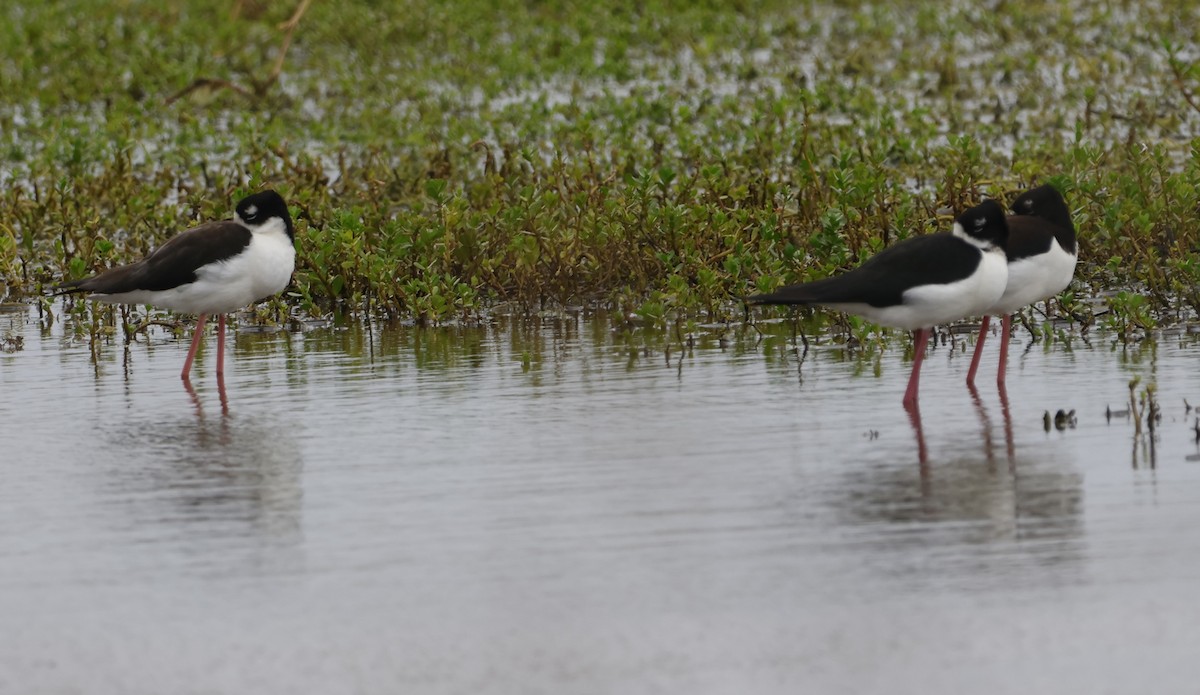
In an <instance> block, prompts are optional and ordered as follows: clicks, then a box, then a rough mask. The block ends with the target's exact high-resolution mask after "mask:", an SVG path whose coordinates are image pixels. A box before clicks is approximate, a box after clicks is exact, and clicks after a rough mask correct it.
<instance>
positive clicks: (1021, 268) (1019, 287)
mask: <svg viewBox="0 0 1200 695" xmlns="http://www.w3.org/2000/svg"><path fill="white" fill-rule="evenodd" d="M1012 209H1013V213H1014V214H1013V215H1011V216H1009V218H1008V247H1007V254H1008V285H1007V286H1006V287H1005V288H1004V294H1003V295H1001V297H1000V299H999V300H997V301H996V303H995V304H993V305H992V306H991V307H989V308H988V309H987V311H985V312H983V320H982V322H981V323H980V326H979V339H978V340H976V341H975V354H974V355H973V356H972V357H971V368H970V370H968V371H967V384H968V385H974V384H975V372H976V371H977V370H978V369H979V358H980V356H981V355H982V354H983V341H984V336H986V335H987V329H988V321H989V316H990V315H998V316H1000V366H999V369H998V371H997V373H996V383H997V384H1003V383H1004V376H1005V371H1006V368H1007V365H1008V341H1009V337H1010V336H1011V333H1012V312H1014V311H1016V310H1017V309H1020V308H1021V307H1023V306H1026V305H1027V304H1033V303H1034V302H1040V301H1042V300H1043V299H1048V298H1050V297H1053V296H1055V295H1057V294H1058V293H1059V292H1062V291H1063V290H1065V289H1066V288H1067V285H1070V284H1071V278H1073V277H1074V276H1075V262H1076V261H1077V260H1078V257H1079V250H1078V247H1077V245H1076V243H1075V225H1074V224H1073V223H1072V222H1071V210H1070V209H1069V208H1068V207H1067V202H1066V201H1065V200H1063V197H1062V194H1061V193H1059V192H1058V190H1057V189H1055V188H1054V187H1053V186H1051V185H1049V184H1046V185H1042V186H1038V187H1037V188H1033V189H1030V190H1028V191H1026V192H1024V193H1022V194H1021V195H1020V197H1018V198H1017V199H1016V200H1015V201H1013V206H1012Z"/></svg>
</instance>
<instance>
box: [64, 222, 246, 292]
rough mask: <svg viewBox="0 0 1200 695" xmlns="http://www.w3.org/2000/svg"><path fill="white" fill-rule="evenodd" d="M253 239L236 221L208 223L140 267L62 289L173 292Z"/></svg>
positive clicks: (173, 241)
mask: <svg viewBox="0 0 1200 695" xmlns="http://www.w3.org/2000/svg"><path fill="white" fill-rule="evenodd" d="M251 236H252V235H251V233H250V230H249V229H246V228H245V227H243V226H242V225H240V224H238V223H237V222H234V221H232V220H223V221H220V222H207V223H205V224H202V225H200V226H199V227H193V228H192V229H189V230H187V231H186V232H183V233H181V234H179V235H177V236H175V237H172V238H171V239H170V240H169V241H167V243H165V244H163V245H162V246H159V247H158V248H157V249H155V250H154V251H153V252H152V253H151V254H150V255H149V256H146V257H145V258H143V259H142V260H140V261H138V262H137V263H131V264H129V265H123V266H119V267H117V268H113V269H111V270H107V271H105V272H103V273H100V274H99V275H96V276H94V277H90V278H85V279H83V280H74V281H72V282H65V283H63V284H61V285H59V286H58V289H59V291H60V292H64V293H65V292H94V293H96V294H120V293H122V292H133V291H135V290H169V289H172V288H175V287H179V286H180V285H186V284H189V283H192V282H195V281H196V270H197V269H199V268H200V267H201V266H204V265H208V264H209V263H216V262H218V261H223V260H226V259H228V258H230V257H232V256H235V255H237V254H238V253H239V252H240V251H241V250H242V249H244V248H246V246H247V245H249V243H250V239H251Z"/></svg>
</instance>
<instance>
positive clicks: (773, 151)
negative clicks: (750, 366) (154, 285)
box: [0, 0, 1200, 337]
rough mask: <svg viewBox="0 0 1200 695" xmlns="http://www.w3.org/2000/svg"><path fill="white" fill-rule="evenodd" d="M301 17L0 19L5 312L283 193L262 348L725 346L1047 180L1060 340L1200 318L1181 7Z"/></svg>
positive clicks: (27, 13)
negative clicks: (632, 327)
mask: <svg viewBox="0 0 1200 695" xmlns="http://www.w3.org/2000/svg"><path fill="white" fill-rule="evenodd" d="M295 10H296V7H294V6H289V5H288V3H270V4H265V3H250V2H243V1H240V0H193V1H190V2H184V3H170V4H166V5H164V4H162V3H156V2H140V1H134V2H126V3H108V2H102V1H101V0H78V1H76V2H72V3H44V2H34V1H33V0H16V1H15V2H9V3H6V4H5V5H4V7H3V8H2V9H0V83H2V86H0V91H2V92H3V93H4V95H5V98H4V100H3V101H2V102H0V183H2V184H3V186H2V187H0V275H2V276H3V280H4V281H5V282H6V283H7V287H8V291H9V293H10V294H16V295H22V296H26V297H39V296H41V295H42V294H43V292H44V290H45V289H46V288H47V287H48V286H50V285H52V284H53V283H55V282H58V281H61V280H62V279H64V278H66V279H70V278H77V277H80V276H83V275H85V274H87V273H90V272H93V271H95V270H98V269H102V268H106V267H108V266H111V265H113V264H116V263H123V262H128V261H131V260H134V259H136V258H138V257H140V256H141V255H143V254H145V253H146V252H147V251H149V250H150V249H151V248H153V247H154V246H155V245H157V244H159V243H161V242H162V241H163V240H165V239H166V238H168V237H169V236H170V235H171V234H172V233H174V232H175V231H178V230H180V229H183V228H186V227H187V226H190V225H192V224H194V223H195V222H197V221H198V220H201V219H211V218H213V217H222V216H225V215H227V214H228V211H229V210H230V209H231V207H232V203H233V201H234V200H236V199H237V198H238V197H240V196H241V195H243V194H245V193H247V192H250V191H253V190H256V189H258V188H261V187H264V186H267V185H270V186H271V187H274V188H276V189H279V190H281V191H283V192H285V195H286V196H287V197H288V199H289V201H290V203H291V206H292V211H293V217H294V218H295V219H296V220H297V224H298V232H299V233H298V237H299V241H298V250H299V258H298V269H297V272H296V275H295V279H294V283H293V285H292V287H291V288H290V291H289V292H288V293H287V294H286V295H285V296H284V297H283V298H282V299H277V300H274V301H273V302H272V303H270V304H268V305H267V306H266V307H265V309H263V310H261V311H260V312H258V313H259V316H260V317H261V318H263V319H264V320H278V319H280V318H282V317H283V316H285V315H287V314H292V315H298V316H323V315H329V314H336V315H339V316H344V317H349V318H354V317H397V318H411V319H415V320H417V321H423V322H445V321H451V320H457V319H464V318H466V319H471V318H474V317H478V316H479V315H480V314H481V313H482V312H485V311H487V310H488V308H489V307H492V306H494V305H495V304H496V303H497V302H504V303H506V305H509V306H517V307H520V308H521V310H523V311H526V312H536V311H540V310H543V309H546V308H553V307H561V306H571V305H578V306H587V307H594V308H597V309H599V310H611V311H614V312H619V315H621V316H626V317H635V318H636V319H637V320H639V321H644V322H649V323H653V324H662V323H666V322H671V321H684V322H688V321H691V322H695V321H721V320H732V319H740V318H741V316H742V313H741V308H740V307H739V305H738V302H737V298H738V297H740V296H742V295H745V294H748V293H751V292H755V291H765V290H770V289H772V288H774V287H777V286H779V285H781V284H784V283H790V282H797V281H804V280H810V279H815V278H819V277H824V276H826V275H829V274H831V273H835V272H838V271H841V270H844V269H847V268H850V267H853V266H855V265H857V264H858V263H860V262H861V261H862V260H863V259H864V258H866V257H868V256H870V255H871V254H874V253H876V252H878V251H879V250H880V249H882V248H884V247H885V246H887V245H889V244H891V243H894V242H896V241H898V240H901V239H904V238H907V237H910V236H913V235H917V234H925V233H928V232H931V231H934V230H937V229H945V228H947V227H948V226H949V224H950V220H951V219H952V217H953V214H954V213H955V212H956V211H958V210H961V209H963V208H964V207H966V206H968V205H971V204H974V203H975V202H978V200H979V199H980V198H981V197H982V196H985V195H987V196H994V197H1000V198H1004V199H1005V200H1011V198H1012V197H1013V196H1015V194H1016V193H1017V192H1018V191H1020V190H1022V189H1024V188H1026V187H1029V186H1031V185H1033V184H1035V183H1040V182H1045V181H1050V182H1052V183H1054V184H1055V185H1056V186H1058V187H1060V188H1061V189H1062V190H1063V191H1064V193H1065V194H1066V197H1067V200H1068V202H1069V204H1070V205H1071V206H1072V208H1073V211H1074V216H1075V221H1076V225H1077V227H1078V229H1079V235H1080V239H1081V252H1082V255H1081V262H1080V264H1079V267H1078V271H1077V279H1076V282H1075V284H1074V285H1073V287H1072V289H1071V290H1070V291H1069V292H1068V293H1066V294H1065V295H1064V296H1063V297H1061V298H1060V301H1058V302H1054V303H1052V306H1053V307H1056V308H1061V309H1062V310H1065V313H1062V315H1064V316H1069V317H1074V318H1075V319H1077V320H1080V321H1083V322H1084V323H1085V325H1086V324H1090V323H1091V321H1092V318H1091V317H1092V315H1093V314H1095V313H1099V312H1101V311H1106V312H1107V314H1104V316H1105V318H1104V319H1103V320H1104V321H1105V323H1106V325H1109V326H1111V327H1112V328H1114V329H1116V330H1117V331H1118V332H1119V333H1120V334H1121V335H1122V336H1125V337H1137V336H1140V335H1143V334H1144V333H1145V332H1146V331H1149V330H1152V329H1154V328H1155V327H1156V326H1159V325H1162V324H1163V323H1168V322H1175V321H1187V320H1192V319H1194V317H1195V314H1196V311H1197V309H1198V308H1200V294H1198V292H1197V290H1196V287H1197V285H1198V284H1200V265H1198V264H1197V262H1196V258H1195V254H1194V249H1195V248H1196V247H1197V244H1198V242H1200V221H1198V215H1197V214H1196V210H1197V191H1196V182H1197V181H1200V138H1198V137H1197V136H1198V131H1200V99H1198V98H1197V96H1196V92H1197V90H1200V67H1197V64H1196V62H1195V61H1196V51H1195V50H1194V47H1195V43H1194V37H1193V36H1192V31H1193V28H1194V27H1195V26H1197V25H1200V22H1198V21H1197V20H1200V16H1197V15H1200V8H1198V7H1197V6H1195V4H1194V3H1182V2H1152V3H1085V2H1079V1H1077V0H1059V1H1051V2H1043V3H1000V4H999V5H997V6H995V7H993V8H991V9H990V10H988V11H980V10H979V9H978V8H977V7H976V6H975V5H973V4H971V3H950V4H947V3H941V2H938V3H934V2H916V1H914V2H900V3H895V2H887V3H884V2H879V3H860V4H856V5H852V6H849V5H842V4H826V3H799V4H797V3H793V2H776V1H771V0H768V2H764V3H751V4H745V3H696V4H690V3H688V4H684V5H683V6H680V5H679V4H677V3H663V2H656V1H653V0H652V1H651V2H643V1H640V0H639V2H622V1H620V0H606V1H603V2H596V3H560V2H550V3H518V2H500V3H494V2H481V1H478V0H459V1H452V2H446V3H418V2H393V3H368V2H350V3H313V4H312V5H311V6H309V7H307V13H305V14H303V16H302V17H299V19H298V20H297V21H294V22H291V23H289V22H288V20H289V18H293V12H294V11H295ZM285 50H286V53H284V51H285ZM228 85H250V87H245V88H231V87H229V86H228ZM1114 293H1115V294H1114ZM1101 294H1103V296H1105V297H1107V299H1104V300H1097V299H1096V298H1097V297H1099V296H1101ZM40 301H42V302H43V303H46V307H47V308H49V303H48V302H47V301H46V300H44V299H42V300H40ZM73 311H74V312H75V313H76V314H78V315H79V317H80V318H86V317H87V315H88V314H89V313H90V312H102V316H101V318H102V321H101V322H102V323H104V324H106V325H109V326H112V327H114V329H115V326H116V325H118V323H121V322H124V321H125V320H126V319H125V318H122V317H121V315H120V314H119V313H118V312H114V311H113V310H112V309H108V308H103V307H93V306H91V305H86V304H82V303H81V304H79V305H78V306H76V307H75V308H74V310H73ZM768 311H769V312H775V311H782V310H768ZM767 315H768V316H769V315H777V316H779V315H785V314H782V313H776V314H771V313H768V314H767ZM804 316H805V317H806V318H805V320H806V321H809V322H811V323H810V325H809V328H810V329H814V328H815V329H817V330H820V329H821V328H822V327H824V326H826V325H831V321H832V322H834V325H837V324H836V322H838V321H840V319H836V318H834V319H830V318H827V317H826V315H825V314H823V313H822V312H820V311H817V312H816V313H806V314H804ZM135 318H137V317H135ZM134 323H136V321H134ZM846 328H848V329H849V331H848V332H853V331H855V330H857V328H856V327H855V326H846Z"/></svg>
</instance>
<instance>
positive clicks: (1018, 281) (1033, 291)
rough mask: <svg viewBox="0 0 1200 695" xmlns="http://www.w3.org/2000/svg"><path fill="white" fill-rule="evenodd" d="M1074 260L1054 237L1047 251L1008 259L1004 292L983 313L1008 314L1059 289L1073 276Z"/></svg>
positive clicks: (1064, 286)
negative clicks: (1016, 258) (1009, 260)
mask: <svg viewBox="0 0 1200 695" xmlns="http://www.w3.org/2000/svg"><path fill="white" fill-rule="evenodd" d="M1076 260H1077V257H1076V256H1074V255H1072V254H1069V253H1067V252H1066V251H1064V250H1063V248H1062V247H1061V246H1059V245H1058V241H1057V240H1056V241H1054V242H1052V243H1051V244H1050V250H1049V251H1047V252H1046V253H1043V254H1039V255H1037V256H1032V257H1030V258H1022V259H1020V260H1016V261H1013V262H1012V263H1009V264H1008V283H1007V286H1006V287H1005V288H1004V294H1003V295H1002V296H1001V297H1000V299H999V300H997V301H996V303H995V304H993V305H992V306H991V307H990V308H989V309H988V310H987V311H986V312H984V313H986V314H1011V313H1012V312H1014V311H1016V310H1017V309H1020V308H1021V307H1023V306H1027V305H1029V304H1033V303H1034V302H1040V301H1042V300H1043V299H1047V298H1049V297H1053V296H1054V295H1056V294H1058V293H1059V292H1062V291H1063V290H1065V289H1066V288H1067V285H1070V284H1071V278H1072V277H1074V276H1075V262H1076Z"/></svg>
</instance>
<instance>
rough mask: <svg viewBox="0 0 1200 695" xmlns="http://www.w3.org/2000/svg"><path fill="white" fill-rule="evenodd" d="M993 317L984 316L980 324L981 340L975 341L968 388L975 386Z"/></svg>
mask: <svg viewBox="0 0 1200 695" xmlns="http://www.w3.org/2000/svg"><path fill="white" fill-rule="evenodd" d="M991 318H992V317H990V316H984V317H983V320H982V321H980V322H979V338H978V339H976V340H975V354H974V355H973V356H972V357H971V368H970V369H969V370H967V386H974V385H975V372H977V371H979V358H980V357H983V338H984V336H986V335H987V329H988V322H989V321H990V320H991Z"/></svg>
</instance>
